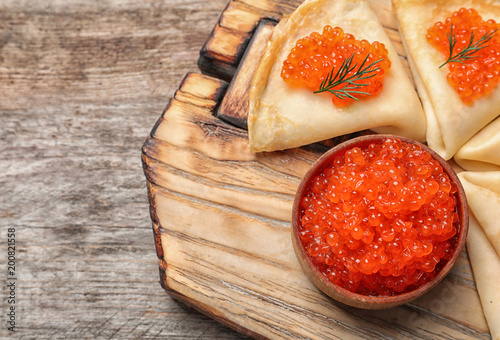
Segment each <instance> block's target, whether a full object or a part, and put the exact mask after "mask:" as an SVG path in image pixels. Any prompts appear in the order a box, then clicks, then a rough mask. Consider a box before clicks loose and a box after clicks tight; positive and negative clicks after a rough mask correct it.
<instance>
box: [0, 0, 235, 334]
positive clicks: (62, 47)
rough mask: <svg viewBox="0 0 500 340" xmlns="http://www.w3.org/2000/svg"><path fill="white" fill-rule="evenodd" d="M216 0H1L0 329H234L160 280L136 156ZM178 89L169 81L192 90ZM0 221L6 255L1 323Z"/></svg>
mask: <svg viewBox="0 0 500 340" xmlns="http://www.w3.org/2000/svg"><path fill="white" fill-rule="evenodd" d="M226 5H227V0H211V1H205V0H200V1H193V0H182V1H181V0H165V1H163V0H159V1H158V0H134V1H128V0H107V1H94V0H74V1H65V0H48V1H40V0H30V1H24V0H20V1H18V0H16V1H11V0H4V1H1V2H0V234H1V235H2V237H1V238H0V249H1V251H0V259H1V269H2V273H3V274H2V276H1V278H2V288H1V289H0V296H1V299H0V300H1V302H0V312H1V315H2V316H1V317H0V320H1V323H0V338H2V339H5V338H23V339H71V338H73V339H108V338H112V339H151V338H159V339H196V338H200V339H240V338H244V336H242V335H241V334H239V333H237V332H235V331H234V330H232V329H229V328H227V327H225V326H223V325H221V324H220V323H219V322H217V321H215V320H212V319H211V318H208V317H206V316H205V315H203V314H200V313H199V312H197V311H195V310H193V309H192V308H189V307H186V306H185V305H184V304H180V303H178V302H177V301H175V300H173V299H172V298H171V297H170V296H169V295H168V294H166V292H165V290H164V289H163V288H162V287H161V285H160V283H159V280H160V279H159V278H160V276H159V270H158V259H157V255H156V254H155V245H154V238H153V233H152V230H151V219H150V216H149V204H148V198H147V186H146V179H145V178H144V174H143V171H142V166H141V161H140V153H141V147H142V145H143V143H144V140H145V138H146V137H147V136H148V135H149V133H150V131H151V128H152V127H153V126H154V123H155V121H156V120H157V119H158V116H159V115H160V114H161V112H162V110H163V109H164V108H165V106H166V105H167V103H168V101H169V99H170V98H172V97H173V96H174V95H175V92H176V90H177V89H178V87H179V84H181V82H182V80H183V78H184V77H185V75H186V73H188V72H190V71H197V70H198V67H197V60H198V56H199V50H200V48H201V46H202V45H203V43H204V41H205V40H206V37H207V36H208V35H209V34H210V32H211V30H212V28H213V26H214V25H215V23H216V22H217V19H218V17H219V16H220V13H221V12H222V10H223V9H224V8H225V6H226ZM210 91H211V93H212V91H213V93H216V91H215V89H214V88H210ZM189 96H190V98H189V99H188V98H185V97H183V95H182V93H180V92H178V93H177V97H178V100H184V101H186V100H191V101H193V98H196V96H198V94H196V93H194V94H193V93H191V94H190V95H189ZM196 104H197V105H201V102H196ZM7 228H16V242H17V244H16V245H17V248H16V250H17V255H18V256H17V266H16V268H17V272H18V282H17V284H18V286H17V288H18V289H17V291H16V293H17V310H16V311H17V317H18V318H17V321H18V322H17V327H16V329H17V332H16V333H15V334H14V335H11V334H10V333H9V332H7V329H6V316H5V314H6V313H7V309H6V308H7V307H8V306H7V304H6V294H7V288H6V286H5V284H6V281H5V280H6V274H5V271H6V269H7V267H6V263H7V262H6V258H7V257H6V250H7V249H6V242H7V241H6V233H7V231H6V230H7Z"/></svg>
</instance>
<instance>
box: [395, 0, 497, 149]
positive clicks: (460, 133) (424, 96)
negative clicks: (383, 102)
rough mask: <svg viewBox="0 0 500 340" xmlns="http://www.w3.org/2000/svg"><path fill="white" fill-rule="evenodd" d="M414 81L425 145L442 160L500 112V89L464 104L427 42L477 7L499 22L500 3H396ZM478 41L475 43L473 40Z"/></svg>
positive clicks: (438, 0)
mask: <svg viewBox="0 0 500 340" xmlns="http://www.w3.org/2000/svg"><path fill="white" fill-rule="evenodd" d="M392 4H393V8H394V12H395V14H396V18H397V21H398V25H399V30H400V33H401V34H402V38H403V44H404V46H405V49H406V52H407V56H408V59H409V62H410V67H411V70H412V74H413V78H414V80H415V83H416V85H417V90H418V93H419V96H420V98H421V100H422V104H423V106H424V110H425V114H426V116H427V143H428V145H429V146H430V147H431V148H432V149H434V150H435V151H436V152H438V153H439V154H440V155H441V156H442V157H443V158H445V159H450V158H451V157H453V155H454V154H455V153H456V152H457V150H458V149H459V148H460V147H461V146H462V145H463V144H464V143H465V142H467V141H468V140H469V139H470V138H471V137H472V136H474V135H475V134H476V133H477V132H478V131H479V130H481V129H482V128H483V127H484V126H486V125H487V124H488V123H489V122H491V121H492V120H493V119H495V118H496V117H497V116H498V115H499V113H500V88H499V87H498V86H497V88H495V90H494V91H493V92H492V93H490V94H488V95H487V96H485V97H482V98H479V99H477V100H475V101H474V102H473V103H472V104H464V102H462V100H461V99H460V96H459V95H458V94H457V92H456V91H455V90H454V89H453V88H452V87H451V86H450V84H449V83H448V81H447V79H446V76H447V74H448V65H445V66H444V67H442V68H439V66H440V65H442V64H443V62H445V60H446V59H445V58H444V57H443V55H442V53H441V52H439V51H438V50H437V49H436V48H435V47H433V46H432V45H431V44H430V43H429V42H428V41H427V40H426V35H427V30H428V29H429V28H430V27H432V26H433V25H434V24H435V23H436V22H438V21H442V22H444V21H445V20H446V18H448V17H449V16H451V15H452V14H453V13H454V12H456V11H458V10H459V9H460V8H462V7H465V8H474V9H475V10H477V12H478V13H479V15H481V16H482V18H483V20H488V19H493V20H495V21H496V22H497V23H498V22H499V21H500V20H499V19H500V3H498V2H494V1H484V0H444V1H443V0H392ZM475 41H477V40H475Z"/></svg>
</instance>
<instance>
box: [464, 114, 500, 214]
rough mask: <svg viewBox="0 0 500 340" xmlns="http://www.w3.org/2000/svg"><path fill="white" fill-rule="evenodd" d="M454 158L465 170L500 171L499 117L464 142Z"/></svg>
mask: <svg viewBox="0 0 500 340" xmlns="http://www.w3.org/2000/svg"><path fill="white" fill-rule="evenodd" d="M454 159H455V161H456V162H457V164H459V165H460V166H461V167H462V168H464V169H465V170H471V171H495V170H496V171H500V118H497V119H495V120H494V121H493V122H491V123H490V124H488V125H487V126H486V127H485V128H484V129H482V130H481V131H479V132H478V133H477V134H476V135H475V136H474V137H472V138H471V139H470V140H469V141H468V142H467V143H465V144H464V145H463V146H462V147H461V148H460V149H459V150H458V151H457V153H456V154H455V157H454ZM499 208H500V207H499Z"/></svg>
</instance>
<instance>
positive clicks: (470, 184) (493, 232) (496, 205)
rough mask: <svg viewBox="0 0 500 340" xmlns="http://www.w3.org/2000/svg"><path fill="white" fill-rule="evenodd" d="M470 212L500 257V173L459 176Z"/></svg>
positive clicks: (463, 174) (464, 172) (490, 172)
mask: <svg viewBox="0 0 500 340" xmlns="http://www.w3.org/2000/svg"><path fill="white" fill-rule="evenodd" d="M458 176H459V178H460V181H461V183H462V185H463V187H464V190H465V193H466V195H467V201H468V203H469V208H470V211H471V212H472V213H473V214H474V216H475V217H476V219H477V221H478V222H479V224H480V225H481V227H482V229H483V231H484V233H485V235H486V237H488V239H489V241H490V242H491V244H492V245H493V247H494V248H495V250H496V252H497V253H498V255H499V256H500V222H499V221H500V171H486V172H482V171H481V172H474V171H463V172H461V173H459V174H458Z"/></svg>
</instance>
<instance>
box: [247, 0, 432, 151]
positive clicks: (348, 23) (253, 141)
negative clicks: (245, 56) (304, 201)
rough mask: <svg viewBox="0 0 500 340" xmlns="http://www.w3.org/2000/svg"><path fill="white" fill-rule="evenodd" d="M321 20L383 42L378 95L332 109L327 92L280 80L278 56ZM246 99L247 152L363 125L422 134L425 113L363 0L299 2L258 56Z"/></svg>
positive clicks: (412, 135) (293, 144) (415, 135)
mask: <svg viewBox="0 0 500 340" xmlns="http://www.w3.org/2000/svg"><path fill="white" fill-rule="evenodd" d="M326 25H331V26H332V27H335V26H338V27H341V28H342V29H343V30H344V32H346V33H351V34H353V35H354V36H355V37H356V39H360V40H361V39H366V40H368V41H369V42H374V41H379V42H382V43H384V44H385V46H386V48H387V49H388V51H389V58H390V60H391V63H392V66H391V68H390V70H389V72H388V73H387V74H386V76H385V78H384V89H383V91H382V92H381V93H380V94H379V95H378V96H376V97H373V98H369V99H363V100H360V101H359V102H355V103H353V104H351V105H349V106H348V107H346V108H337V107H335V106H334V105H333V104H332V101H331V98H330V97H328V96H323V95H317V94H313V93H312V91H310V90H308V89H301V88H291V87H290V86H289V85H288V84H286V83H285V82H284V81H283V80H282V79H281V77H280V72H281V66H282V64H283V61H284V60H285V59H286V57H287V56H288V53H289V52H290V50H291V49H292V47H293V46H294V45H295V43H296V42H297V40H299V39H300V38H303V37H305V36H307V35H309V34H311V33H312V32H322V30H323V27H324V26H326ZM249 98H250V102H249V104H250V111H249V117H248V130H249V139H250V147H251V149H252V150H253V151H273V150H281V149H287V148H292V147H297V146H301V145H305V144H309V143H313V142H317V141H321V140H325V139H328V138H332V137H336V136H340V135H344V134H348V133H352V132H356V131H362V130H365V129H372V130H374V131H376V132H380V133H393V134H398V135H403V136H406V137H409V138H413V139H416V140H419V141H423V140H424V139H425V115H424V112H423V109H422V107H421V104H420V101H419V99H418V96H417V94H416V92H415V89H414V88H413V86H412V84H411V82H410V80H409V78H408V76H407V74H406V72H405V70H404V68H403V66H402V64H401V62H400V60H399V57H398V55H397V53H396V51H395V49H394V48H393V46H392V45H391V42H390V40H389V38H388V37H387V35H386V33H385V31H384V29H383V27H382V25H381V24H380V22H379V21H378V19H377V17H376V15H375V14H374V13H373V11H372V10H371V8H370V7H369V5H368V4H367V3H366V2H365V1H363V0H335V1H329V0H310V1H305V2H304V3H303V4H302V5H301V6H300V7H299V8H297V10H296V11H295V12H293V13H292V14H291V15H290V16H289V17H288V18H286V19H283V20H282V21H281V22H280V23H279V24H278V25H277V26H276V28H275V30H274V32H273V36H272V38H271V39H270V41H269V43H268V46H267V49H266V51H265V53H264V55H263V57H262V60H261V61H260V64H259V66H258V69H257V72H256V74H255V75H254V78H253V82H252V86H251V90H250V94H249Z"/></svg>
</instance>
